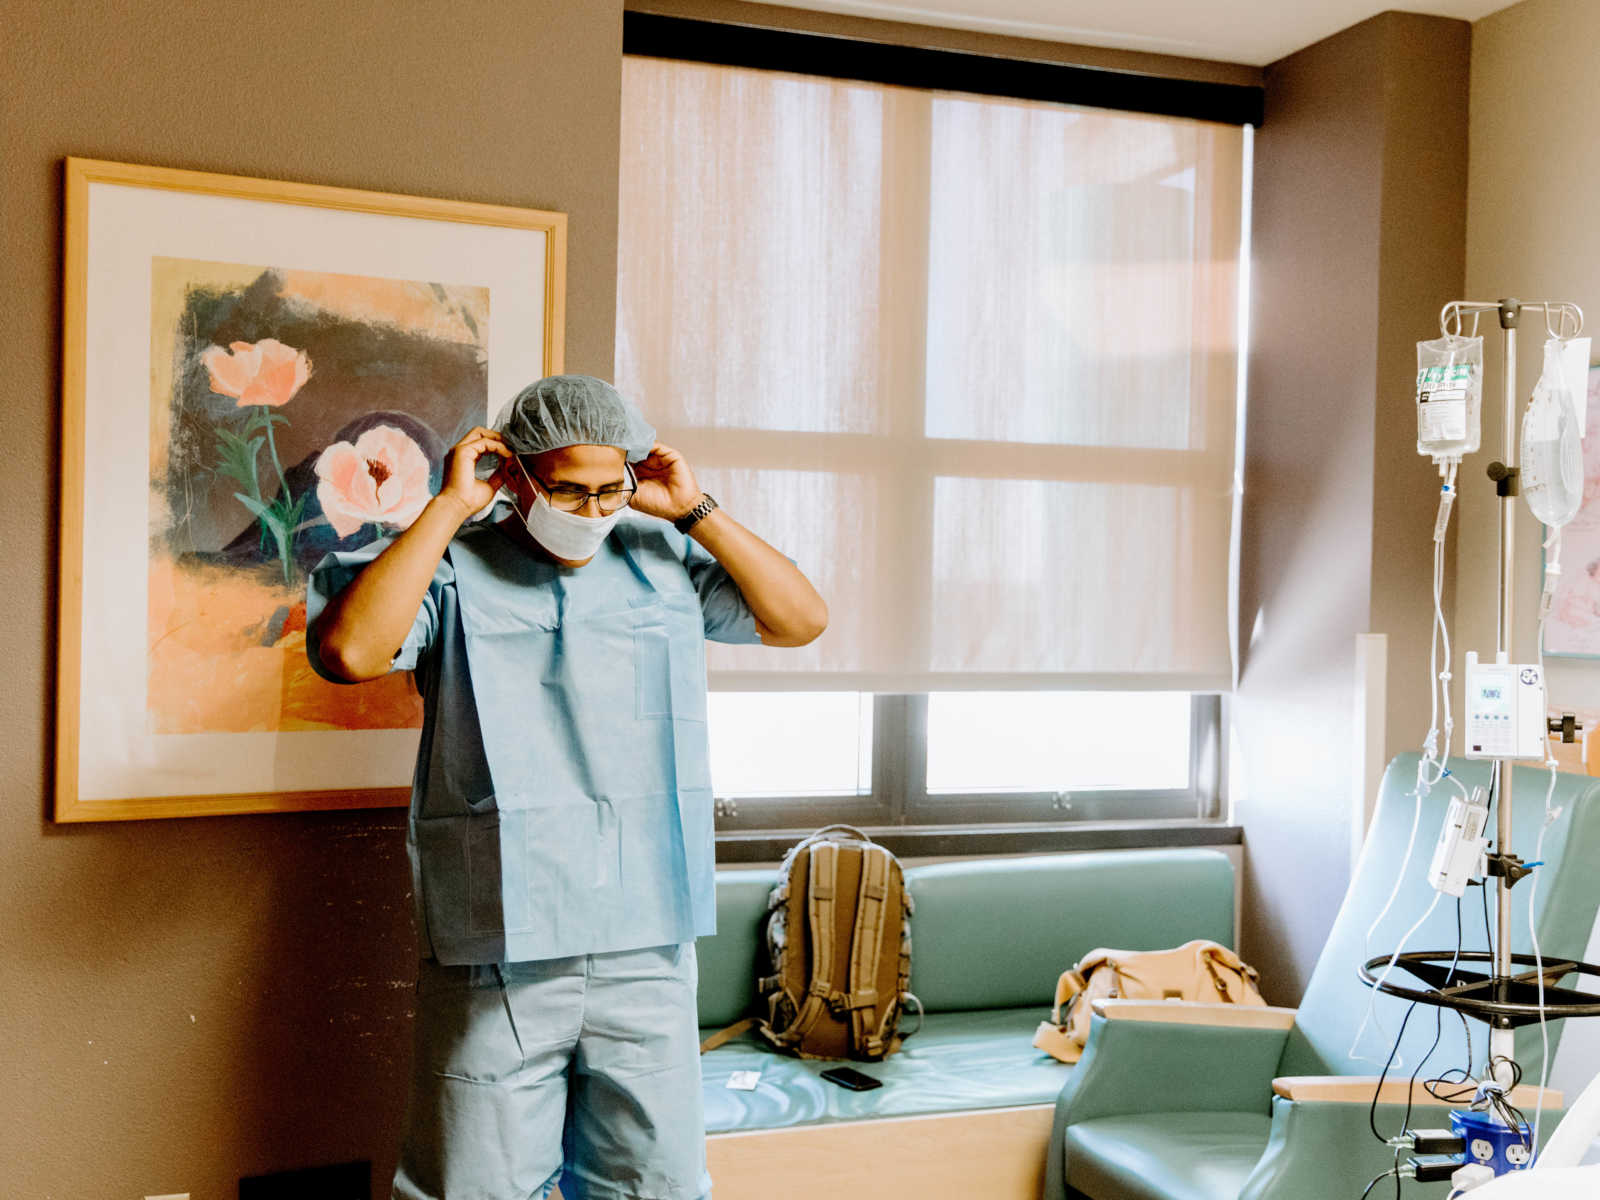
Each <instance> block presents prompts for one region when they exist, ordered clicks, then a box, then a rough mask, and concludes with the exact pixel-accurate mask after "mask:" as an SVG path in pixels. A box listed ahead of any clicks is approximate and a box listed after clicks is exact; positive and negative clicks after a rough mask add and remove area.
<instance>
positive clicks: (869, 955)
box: [700, 825, 922, 1061]
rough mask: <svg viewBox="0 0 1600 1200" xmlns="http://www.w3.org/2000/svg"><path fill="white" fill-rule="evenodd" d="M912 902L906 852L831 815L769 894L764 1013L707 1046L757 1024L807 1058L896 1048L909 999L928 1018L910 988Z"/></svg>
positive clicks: (707, 1045) (793, 853)
mask: <svg viewBox="0 0 1600 1200" xmlns="http://www.w3.org/2000/svg"><path fill="white" fill-rule="evenodd" d="M912 909H913V905H912V901H911V895H910V893H909V892H907V891H906V889H905V880H904V877H903V875H902V874H901V870H900V862H899V860H898V859H896V858H895V856H894V855H893V854H891V853H890V852H889V851H888V850H887V849H885V848H884V847H882V846H880V845H878V844H877V843H876V842H874V841H873V840H872V839H871V838H869V837H868V836H867V835H866V834H864V833H862V832H861V831H860V830H859V829H856V828H854V827H852V826H849V825H829V826H827V827H826V828H824V829H819V830H817V831H816V832H815V833H813V834H810V835H809V836H807V837H806V838H804V839H803V840H801V841H800V842H799V843H797V844H796V845H794V846H792V847H791V848H790V849H789V852H788V853H787V854H786V855H784V859H783V865H782V867H781V868H780V877H779V879H778V882H777V884H776V885H775V886H774V887H773V889H772V892H771V893H770V895H769V896H768V898H767V925H766V941H767V955H768V960H769V964H770V966H771V968H772V973H771V974H769V975H763V976H762V977H761V978H760V979H759V980H758V981H757V990H758V991H759V992H760V993H761V996H762V999H763V1000H764V1001H765V1003H766V1008H767V1012H766V1016H765V1017H759V1018H750V1019H747V1020H744V1021H740V1022H739V1023H738V1024H736V1025H732V1026H729V1027H728V1028H727V1029H724V1030H721V1031H720V1032H718V1033H715V1034H713V1035H712V1036H711V1037H709V1038H707V1039H706V1040H705V1041H704V1042H703V1043H701V1046H700V1049H701V1051H702V1052H703V1051H706V1050H711V1049H714V1048H716V1047H717V1046H720V1045H721V1044H722V1043H723V1042H725V1041H727V1040H728V1039H729V1038H731V1037H735V1036H737V1035H738V1034H740V1033H743V1032H744V1031H745V1030H746V1029H749V1028H750V1027H751V1026H752V1025H754V1026H757V1027H758V1028H759V1030H760V1033H761V1036H762V1037H764V1038H766V1039H767V1041H769V1042H771V1043H772V1044H773V1045H774V1046H776V1047H778V1048H779V1049H780V1050H785V1051H788V1052H790V1053H792V1054H797V1055H799V1056H800V1057H801V1058H829V1059H841V1058H853V1059H863V1060H869V1061H870V1060H876V1059H882V1058H887V1057H888V1056H889V1055H891V1054H893V1053H894V1052H895V1051H896V1050H898V1049H899V1048H900V1043H901V1041H902V1040H903V1037H902V1035H900V1034H898V1033H897V1032H896V1030H897V1026H898V1022H899V1019H900V1014H901V1012H902V1011H903V1010H904V1007H905V1005H906V1004H907V1003H908V1002H909V1003H910V1004H913V1005H915V1006H916V1009H917V1012H918V1028H919V1029H920V1028H921V1019H920V1018H921V1012H922V1003H921V1001H919V1000H918V999H917V998H916V997H915V996H914V995H912V994H911V992H910V991H908V990H907V985H908V984H909V983H910V980H911V913H912ZM912 1032H913V1033H914V1032H916V1031H915V1030H913V1031H912ZM904 1036H910V1035H904Z"/></svg>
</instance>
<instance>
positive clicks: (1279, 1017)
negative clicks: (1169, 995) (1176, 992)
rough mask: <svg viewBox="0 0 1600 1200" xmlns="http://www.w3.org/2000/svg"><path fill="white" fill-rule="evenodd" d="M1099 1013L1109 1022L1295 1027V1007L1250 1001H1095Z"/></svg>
mask: <svg viewBox="0 0 1600 1200" xmlns="http://www.w3.org/2000/svg"><path fill="white" fill-rule="evenodd" d="M1091 1007H1092V1009H1093V1010H1094V1012H1095V1014H1096V1015H1097V1016H1102V1017H1105V1018H1106V1020H1108V1021H1127V1020H1132V1021H1161V1022H1165V1023H1166V1024H1169V1025H1226V1026H1230V1027H1232V1028H1236V1029H1282V1030H1285V1031H1287V1030H1289V1029H1292V1028H1293V1027H1294V1014H1295V1010H1294V1009H1292V1008H1271V1007H1264V1006H1261V1005H1251V1004H1202V1003H1199V1002H1196V1001H1191V1000H1096V1001H1095V1002H1094V1003H1093V1004H1092V1005H1091Z"/></svg>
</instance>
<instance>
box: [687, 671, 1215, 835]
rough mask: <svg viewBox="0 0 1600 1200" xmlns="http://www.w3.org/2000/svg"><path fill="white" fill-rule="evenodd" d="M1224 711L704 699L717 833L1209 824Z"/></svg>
mask: <svg viewBox="0 0 1600 1200" xmlns="http://www.w3.org/2000/svg"><path fill="white" fill-rule="evenodd" d="M1219 709H1220V701H1219V699H1218V697H1216V696H1205V695H1190V694H1188V693H1183V692H1148V693H1141V692H936V693H933V694H931V695H911V696H903V695H880V696H873V695H869V694H866V693H850V692H841V693H824V692H799V693H793V692H791V693H785V692H744V693H741V692H714V693H712V695H711V704H710V709H709V714H708V716H709V722H710V732H711V776H712V784H713V786H714V787H715V789H716V795H717V816H718V826H719V828H722V829H728V830H731V829H768V828H788V827H793V828H809V827H812V826H815V825H820V824H824V823H826V822H829V821H849V822H852V823H855V824H867V825H900V826H905V825H913V826H915V825H969V824H976V823H981V824H987V825H993V824H1006V823H1011V824H1015V823H1027V824H1038V823H1065V822H1074V821H1119V820H1124V821H1125V820H1152V819H1187V820H1195V819H1200V818H1207V817H1213V816H1216V815H1218V813H1217V808H1218V782H1219V781H1218V779H1217V772H1218V769H1219V762H1220V760H1219V754H1218V749H1217V738H1218V730H1219V728H1220V720H1219Z"/></svg>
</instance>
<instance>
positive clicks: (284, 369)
mask: <svg viewBox="0 0 1600 1200" xmlns="http://www.w3.org/2000/svg"><path fill="white" fill-rule="evenodd" d="M200 361H201V362H203V363H205V365H206V370H207V371H209V372H211V390H212V391H214V392H219V393H221V394H222V395H224V396H235V397H237V398H238V401H239V404H238V407H240V408H245V407H247V406H249V405H252V404H265V405H266V406H267V407H269V408H278V407H279V406H281V405H284V404H287V403H289V401H290V400H291V399H293V398H294V394H295V393H296V392H298V391H299V390H300V388H301V387H302V386H303V385H304V384H305V381H306V380H307V379H309V378H310V377H311V359H310V358H308V357H307V356H306V352H305V351H304V350H296V349H295V348H294V347H293V346H285V345H284V344H283V343H282V342H280V341H278V339H277V338H262V339H261V340H260V341H259V342H234V343H233V344H232V345H230V346H229V347H228V349H227V350H224V349H223V348H222V347H221V346H212V347H210V348H209V349H207V350H204V351H202V352H201V354H200Z"/></svg>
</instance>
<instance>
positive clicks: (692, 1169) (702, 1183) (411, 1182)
mask: <svg viewBox="0 0 1600 1200" xmlns="http://www.w3.org/2000/svg"><path fill="white" fill-rule="evenodd" d="M695 962H696V960H695V946H694V943H693V942H692V941H691V942H683V943H679V944H676V945H667V946H652V947H648V948H646V949H641V950H621V951H614V952H610V953H605V954H586V955H577V956H575V957H571V958H552V959H541V960H538V961H534V962H512V963H500V964H488V965H483V966H455V967H451V966H443V965H441V964H440V963H438V962H437V961H435V960H432V959H424V960H423V961H422V962H421V964H420V965H419V968H418V976H417V993H416V996H417V1016H416V1027H415V1028H416V1049H415V1056H414V1065H413V1069H412V1081H411V1094H410V1097H409V1100H408V1102H407V1106H406V1133H405V1139H404V1141H403V1143H402V1144H401V1148H400V1165H399V1169H398V1170H397V1171H396V1173H395V1178H394V1192H393V1197H394V1200H533V1198H535V1197H539V1198H542V1197H545V1196H548V1195H549V1194H550V1191H551V1189H553V1188H554V1187H555V1186H556V1183H557V1182H558V1181H559V1182H560V1184H561V1195H562V1198H563V1200H704V1198H707V1197H709V1196H710V1195H711V1177H710V1175H709V1174H707V1172H706V1166H705V1149H706V1139H705V1114H704V1108H703V1104H702V1101H701V1097H700V1032H699V1021H698V1018H697V1017H696V1014H695V989H696V986H697V975H696V968H695Z"/></svg>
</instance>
